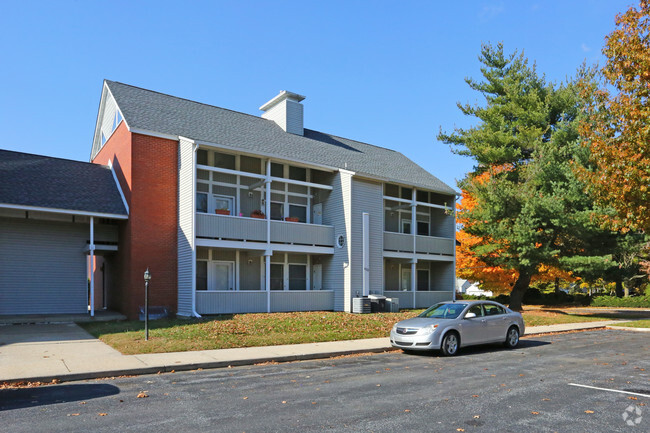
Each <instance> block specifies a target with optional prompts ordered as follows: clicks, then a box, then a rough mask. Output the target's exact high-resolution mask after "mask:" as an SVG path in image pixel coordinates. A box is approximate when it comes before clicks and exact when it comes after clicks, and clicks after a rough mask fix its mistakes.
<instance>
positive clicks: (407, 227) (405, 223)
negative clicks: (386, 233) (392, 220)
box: [402, 217, 411, 235]
mask: <svg viewBox="0 0 650 433" xmlns="http://www.w3.org/2000/svg"><path fill="white" fill-rule="evenodd" d="M402 233H406V234H407V235H410V234H411V220H410V219H406V218H404V217H403V219H402Z"/></svg>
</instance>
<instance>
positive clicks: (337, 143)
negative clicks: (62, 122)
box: [106, 80, 456, 194]
mask: <svg viewBox="0 0 650 433" xmlns="http://www.w3.org/2000/svg"><path fill="white" fill-rule="evenodd" d="M106 84H107V85H108V88H109V90H110V92H111V94H112V95H113V97H114V98H115V101H116V102H117V105H118V106H119V108H120V111H121V112H122V115H123V116H124V118H125V119H126V122H127V124H128V125H129V127H131V128H136V129H143V130H147V131H152V132H158V133H163V134H169V135H174V136H179V135H180V136H183V137H188V138H191V139H194V140H200V141H206V142H210V143H215V144H219V145H223V146H231V147H234V148H237V149H240V150H242V151H247V152H250V153H253V154H265V155H272V156H277V157H279V158H283V159H286V160H288V161H303V162H309V163H314V164H319V165H324V166H328V167H334V168H346V167H347V169H348V170H351V171H354V172H357V173H358V174H360V175H366V176H369V177H371V178H379V179H384V180H389V181H393V182H397V183H405V184H408V185H415V186H420V187H423V188H426V189H431V190H434V191H437V192H441V193H444V194H455V193H456V191H455V190H454V189H452V188H450V187H449V186H448V185H446V184H445V183H443V182H442V181H441V180H439V179H438V178H436V177H435V176H433V175H432V174H430V173H429V172H427V171H426V170H424V169H423V168H422V167H420V166H419V165H417V164H416V163H414V162H413V161H411V160H410V159H408V158H407V157H406V156H404V155H402V154H401V153H399V152H396V151H394V150H390V149H386V148H382V147H378V146H373V145H370V144H366V143H361V142H358V141H354V140H348V139H346V138H341V137H337V136H334V135H330V134H325V133H322V132H318V131H313V130H310V129H305V132H304V136H300V135H295V134H290V133H287V132H285V131H283V130H282V128H280V127H279V126H278V125H277V124H275V122H273V121H271V120H267V119H263V118H261V117H256V116H252V115H249V114H244V113H239V112H236V111H231V110H227V109H224V108H219V107H214V106H211V105H206V104H201V103H198V102H194V101H189V100H187V99H182V98H177V97H175V96H170V95H165V94H162V93H158V92H153V91H151V90H146V89H141V88H139V87H133V86H129V85H126V84H122V83H118V82H114V81H108V80H107V81H106Z"/></svg>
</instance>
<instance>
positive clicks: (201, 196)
mask: <svg viewBox="0 0 650 433" xmlns="http://www.w3.org/2000/svg"><path fill="white" fill-rule="evenodd" d="M196 211H197V212H207V211H208V195H207V194H206V193H202V192H197V193H196Z"/></svg>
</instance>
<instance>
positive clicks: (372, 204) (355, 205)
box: [350, 179, 384, 302]
mask: <svg viewBox="0 0 650 433" xmlns="http://www.w3.org/2000/svg"><path fill="white" fill-rule="evenodd" d="M383 203H384V201H383V185H382V184H381V183H374V182H370V181H365V180H359V179H353V181H352V236H351V241H350V242H351V247H352V259H351V268H352V297H356V292H357V291H358V292H359V296H361V294H362V293H361V292H362V290H361V288H362V286H363V230H362V228H363V223H362V214H363V213H364V212H367V213H368V214H369V215H370V230H369V236H370V249H369V251H368V253H369V254H370V275H369V276H370V293H381V292H383V286H384V272H383V270H384V257H383V250H384V209H383ZM350 302H352V301H350Z"/></svg>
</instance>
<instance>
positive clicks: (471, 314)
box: [465, 313, 476, 319]
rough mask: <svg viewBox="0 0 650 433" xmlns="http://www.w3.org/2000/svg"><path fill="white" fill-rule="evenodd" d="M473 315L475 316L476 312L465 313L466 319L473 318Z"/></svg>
mask: <svg viewBox="0 0 650 433" xmlns="http://www.w3.org/2000/svg"><path fill="white" fill-rule="evenodd" d="M474 317H476V313H467V314H465V318H466V319H473V318H474Z"/></svg>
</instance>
